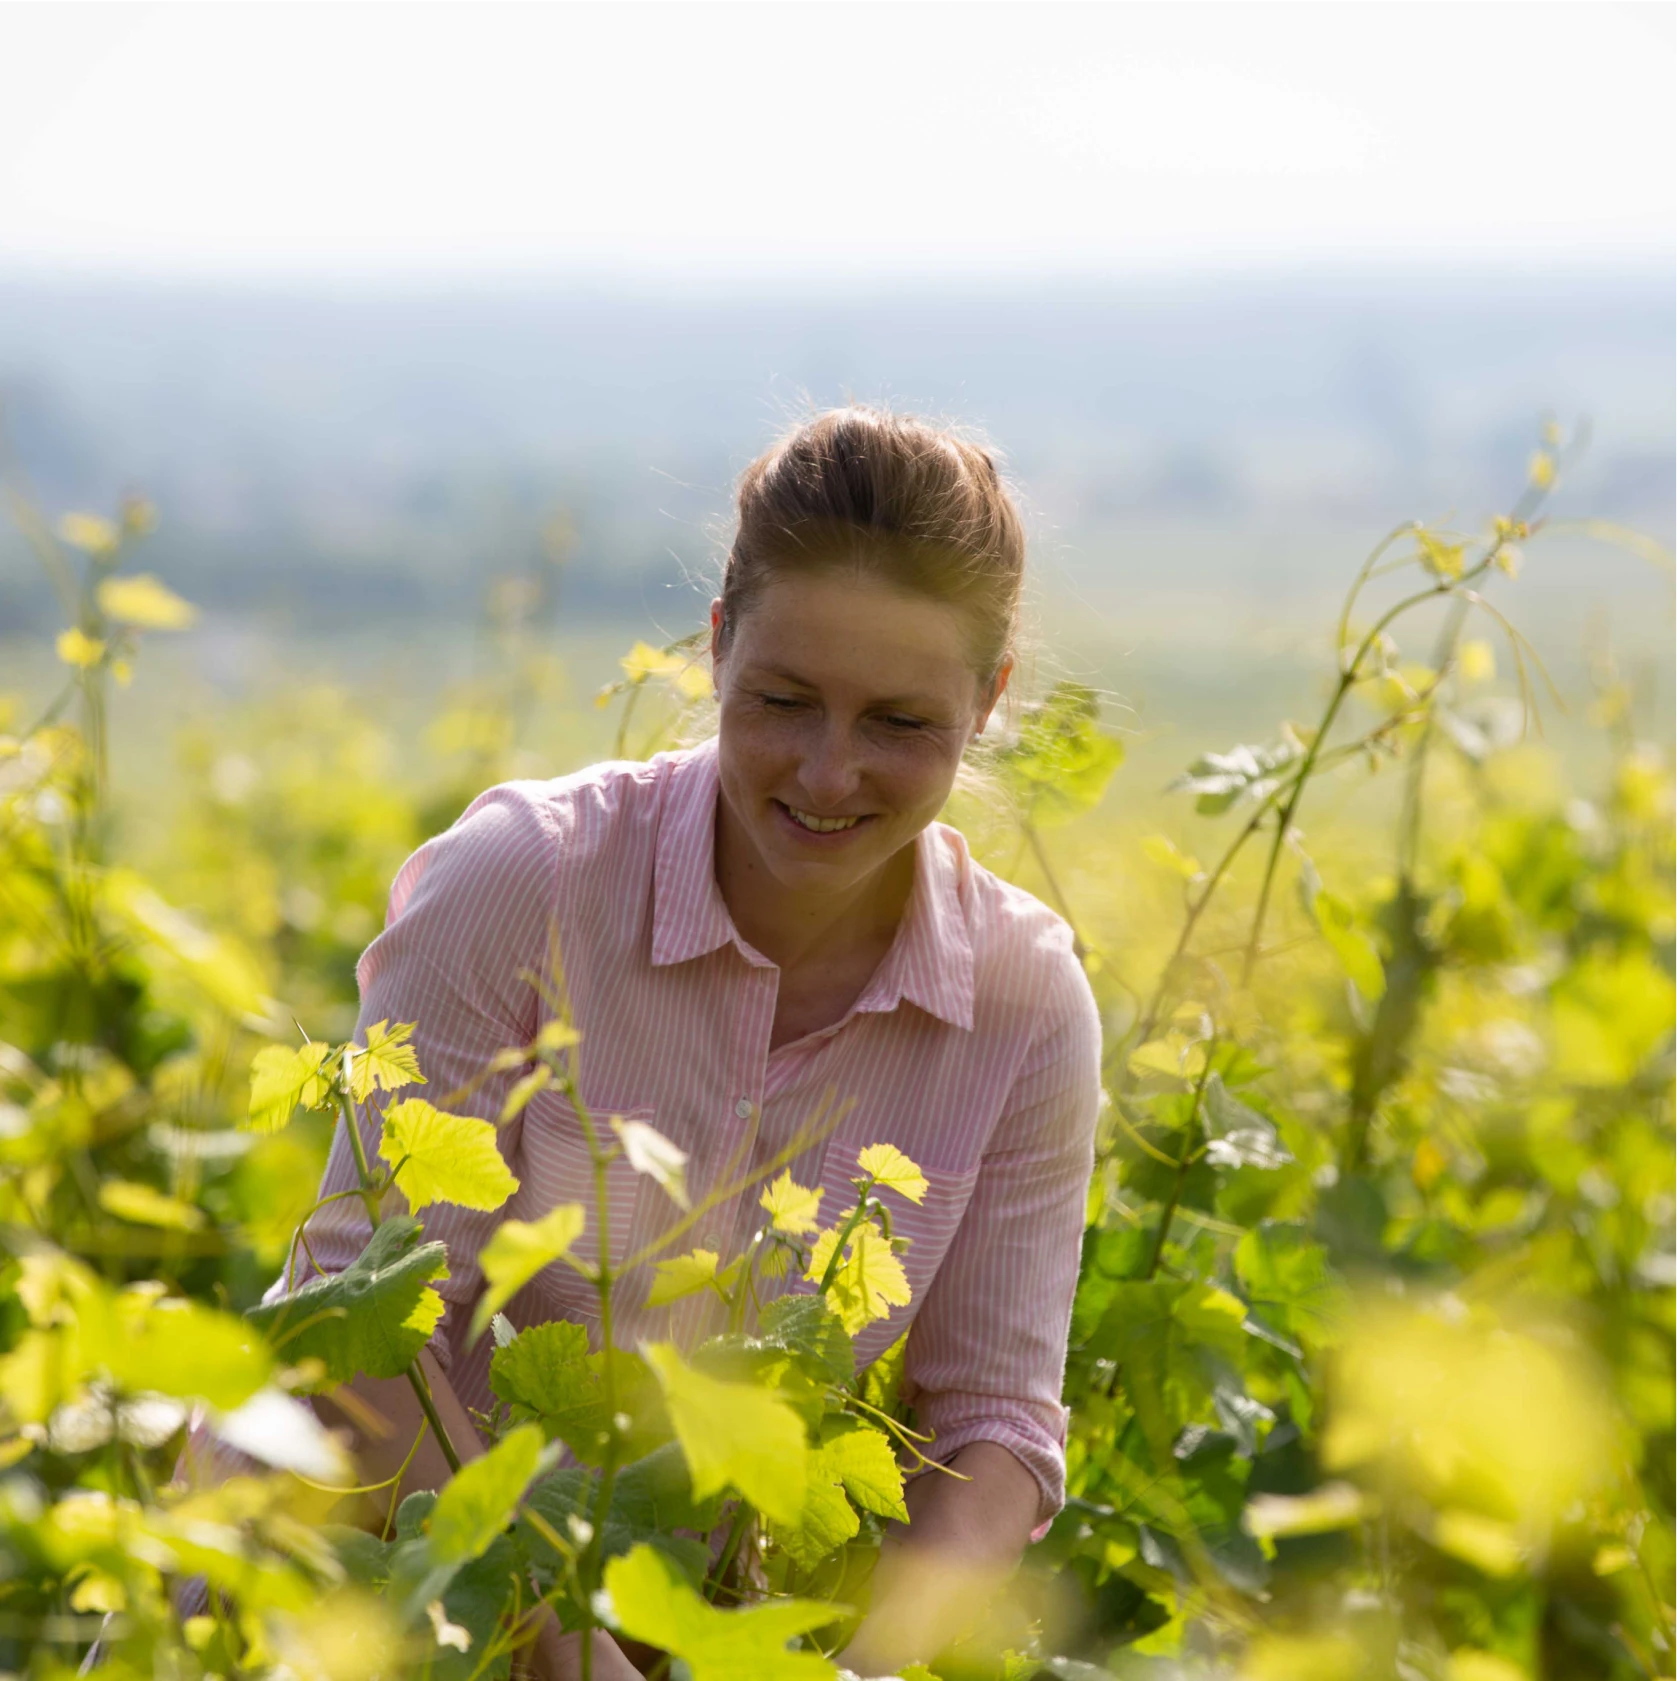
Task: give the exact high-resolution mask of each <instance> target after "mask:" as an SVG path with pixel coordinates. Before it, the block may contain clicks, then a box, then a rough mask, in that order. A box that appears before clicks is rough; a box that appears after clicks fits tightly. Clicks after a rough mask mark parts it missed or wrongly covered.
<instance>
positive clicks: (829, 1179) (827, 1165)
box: [804, 1129, 980, 1366]
mask: <svg viewBox="0 0 1677 1681" xmlns="http://www.w3.org/2000/svg"><path fill="white" fill-rule="evenodd" d="M875 1142H878V1140H876V1139H875V1138H874V1137H873V1136H872V1135H871V1134H870V1135H869V1136H868V1137H866V1138H863V1137H861V1136H859V1135H856V1134H852V1133H849V1132H848V1131H847V1130H845V1129H841V1130H840V1131H839V1132H838V1133H837V1134H835V1135H834V1136H833V1137H832V1138H831V1139H829V1140H828V1142H827V1154H826V1159H825V1160H824V1162H823V1163H822V1167H821V1177H820V1185H821V1191H822V1196H821V1224H822V1227H823V1228H825V1227H827V1226H833V1225H837V1224H839V1223H840V1222H841V1221H842V1220H843V1219H844V1216H845V1215H846V1214H848V1213H849V1211H850V1210H851V1209H852V1208H854V1207H855V1206H856V1187H855V1186H854V1185H853V1184H852V1183H851V1181H852V1180H854V1179H858V1178H860V1177H861V1174H862V1170H861V1169H860V1168H859V1167H858V1166H857V1165H856V1157H857V1155H858V1154H859V1153H860V1152H861V1151H862V1150H863V1149H865V1148H866V1147H867V1146H868V1145H869V1144H872V1143H875ZM919 1166H920V1170H921V1172H922V1173H924V1174H925V1176H926V1194H925V1196H924V1198H923V1199H922V1200H921V1201H920V1202H918V1203H914V1202H910V1201H909V1200H908V1198H907V1197H904V1196H899V1195H898V1194H897V1193H896V1192H895V1191H892V1190H889V1189H881V1190H879V1191H878V1192H876V1193H875V1194H876V1195H877V1196H878V1198H879V1200H880V1201H881V1202H883V1203H884V1204H885V1205H886V1207H887V1208H889V1209H890V1211H891V1234H892V1236H893V1237H899V1238H907V1239H908V1240H909V1244H908V1248H907V1249H906V1250H905V1251H904V1252H903V1253H902V1254H900V1255H899V1256H898V1257H897V1258H898V1260H899V1261H900V1262H901V1264H902V1269H903V1273H904V1275H905V1276H906V1277H907V1279H908V1287H909V1292H910V1294H909V1300H908V1305H907V1306H906V1307H893V1308H892V1309H891V1313H890V1316H889V1317H888V1318H885V1319H876V1320H875V1321H874V1322H873V1323H872V1324H871V1325H868V1326H866V1327H865V1328H864V1329H863V1330H862V1332H861V1334H860V1335H859V1336H858V1337H857V1338H856V1363H857V1365H858V1366H865V1365H866V1364H867V1363H868V1362H869V1361H870V1360H875V1359H877V1358H878V1357H879V1356H880V1355H881V1354H883V1353H884V1352H885V1350H886V1349H888V1348H889V1347H890V1346H891V1344H892V1343H894V1342H895V1341H896V1340H897V1338H898V1337H900V1336H901V1335H902V1334H903V1332H904V1331H905V1330H906V1329H907V1328H908V1326H909V1324H910V1323H911V1322H912V1321H913V1319H914V1317H915V1315H916V1314H918V1313H919V1311H920V1309H921V1308H922V1307H923V1306H924V1305H925V1300H926V1294H927V1292H928V1291H929V1290H930V1289H931V1287H932V1282H933V1280H934V1279H935V1278H936V1277H937V1274H938V1270H939V1269H940V1268H941V1267H942V1265H943V1258H944V1256H945V1255H946V1254H947V1253H948V1251H949V1245H950V1243H951V1242H952V1241H953V1239H954V1236H955V1233H956V1232H957V1231H958V1230H959V1229H960V1224H961V1219H962V1216H963V1215H964V1214H965V1213H966V1209H967V1204H968V1202H969V1201H971V1199H972V1192H973V1187H974V1185H976V1184H977V1182H978V1174H979V1168H980V1164H979V1163H977V1162H973V1163H970V1164H965V1165H963V1166H960V1167H942V1166H938V1165H936V1164H934V1163H929V1162H921V1163H919ZM804 1288H806V1289H808V1288H812V1286H810V1285H808V1284H806V1285H805V1286H804Z"/></svg>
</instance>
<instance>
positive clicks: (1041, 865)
mask: <svg viewBox="0 0 1677 1681" xmlns="http://www.w3.org/2000/svg"><path fill="white" fill-rule="evenodd" d="M1019 827H1020V828H1021V829H1022V830H1023V831H1024V833H1025V839H1026V841H1027V842H1028V843H1029V845H1030V848H1031V855H1032V857H1034V858H1035V859H1036V862H1037V868H1038V869H1039V870H1041V871H1042V879H1043V880H1044V881H1045V882H1046V883H1047V884H1048V891H1049V893H1051V894H1052V895H1053V898H1054V906H1055V908H1056V909H1057V910H1058V911H1059V913H1060V915H1061V916H1063V917H1064V918H1065V919H1066V924H1067V926H1068V927H1069V928H1070V929H1071V947H1072V951H1073V953H1074V954H1075V956H1076V958H1077V961H1078V962H1079V963H1081V962H1082V961H1083V960H1084V959H1085V958H1086V957H1087V956H1088V955H1089V948H1088V946H1087V945H1086V944H1085V943H1084V940H1083V932H1082V930H1081V929H1080V928H1079V927H1078V926H1077V917H1076V915H1075V914H1074V912H1073V911H1072V908H1071V904H1070V901H1069V900H1067V898H1066V896H1065V893H1064V891H1063V890H1062V889H1061V887H1060V881H1059V877H1058V876H1056V875H1055V874H1054V866H1053V865H1052V864H1050V863H1049V861H1048V848H1047V847H1045V846H1044V845H1043V844H1042V836H1041V835H1040V834H1039V833H1038V832H1037V826H1036V824H1035V823H1033V822H1032V821H1031V819H1030V818H1028V817H1024V818H1021V819H1020V821H1019Z"/></svg>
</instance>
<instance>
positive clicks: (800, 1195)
mask: <svg viewBox="0 0 1677 1681" xmlns="http://www.w3.org/2000/svg"><path fill="white" fill-rule="evenodd" d="M821 1196H822V1192H821V1188H820V1187H819V1186H817V1187H816V1188H815V1189H814V1190H810V1189H809V1188H807V1187H806V1186H803V1185H799V1184H797V1183H795V1182H794V1181H793V1178H792V1173H791V1170H790V1169H787V1170H786V1171H784V1172H783V1173H782V1174H781V1175H780V1177H779V1178H778V1179H776V1180H774V1182H773V1183H772V1184H769V1185H766V1186H764V1187H763V1194H762V1195H761V1196H760V1197H759V1198H758V1199H757V1202H758V1206H759V1207H761V1208H765V1209H767V1210H768V1213H769V1221H770V1224H771V1225H772V1226H773V1227H774V1229H775V1230H776V1231H777V1232H786V1233H788V1234H790V1235H792V1236H794V1237H795V1236H798V1235H800V1234H802V1233H804V1232H812V1231H814V1230H815V1228H816V1225H817V1224H818V1223H819V1215H820V1210H821Z"/></svg>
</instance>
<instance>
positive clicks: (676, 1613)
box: [605, 1546, 844, 1681]
mask: <svg viewBox="0 0 1677 1681" xmlns="http://www.w3.org/2000/svg"><path fill="white" fill-rule="evenodd" d="M605 1591H606V1595H607V1598H608V1600H609V1606H610V1613H611V1621H612V1623H613V1625H614V1626H615V1627H617V1628H619V1629H621V1630H622V1632H623V1633H624V1634H626V1635H628V1636H629V1638H630V1639H631V1640H641V1641H645V1642H646V1643H647V1644H648V1645H651V1646H657V1647H659V1648H661V1649H662V1650H664V1651H667V1652H670V1653H672V1654H673V1655H674V1656H675V1657H678V1658H680V1659H681V1661H682V1662H683V1663H684V1664H685V1665H686V1666H687V1670H688V1673H689V1674H690V1675H691V1676H692V1678H693V1681H820V1678H821V1677H824V1676H832V1675H834V1674H835V1673H836V1672H835V1670H834V1668H833V1666H832V1664H830V1663H828V1661H827V1660H826V1659H825V1658H823V1657H821V1656H820V1655H819V1654H818V1653H815V1652H789V1651H787V1649H786V1646H787V1642H788V1641H791V1640H795V1639H797V1637H798V1636H799V1635H801V1634H808V1633H809V1632H810V1631H811V1630H812V1629H818V1628H821V1627H823V1626H825V1625H826V1624H829V1623H831V1622H833V1621H834V1620H835V1619H836V1617H838V1616H839V1615H842V1614H843V1611H844V1607H840V1606H834V1605H829V1604H825V1603H823V1602H821V1601H818V1600H807V1599H782V1600H774V1601H771V1602H770V1603H769V1604H766V1605H754V1606H749V1607H747V1608H745V1609H743V1610H739V1611H719V1610H717V1608H716V1607H715V1606H714V1605H707V1604H706V1603H705V1602H704V1600H703V1599H701V1598H700V1597H699V1595H698V1594H697V1593H695V1592H694V1591H693V1589H692V1587H691V1586H689V1584H688V1583H687V1581H686V1580H685V1578H684V1577H683V1576H682V1574H681V1571H680V1569H679V1568H678V1567H677V1566H676V1565H675V1564H674V1563H673V1562H672V1561H671V1560H670V1559H669V1558H667V1557H666V1556H665V1555H664V1554H663V1553H661V1552H659V1551H658V1550H657V1549H656V1548H654V1547H648V1546H639V1547H636V1548H635V1549H634V1550H633V1551H632V1552H630V1553H627V1554H625V1555H624V1556H623V1557H622V1558H614V1559H612V1560H611V1562H610V1563H609V1564H607V1566H606V1570H605Z"/></svg>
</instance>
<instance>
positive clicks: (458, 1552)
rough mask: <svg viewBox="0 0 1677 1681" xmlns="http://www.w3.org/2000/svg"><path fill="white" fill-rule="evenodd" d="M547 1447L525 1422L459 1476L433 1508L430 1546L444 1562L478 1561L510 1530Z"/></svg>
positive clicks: (440, 1560)
mask: <svg viewBox="0 0 1677 1681" xmlns="http://www.w3.org/2000/svg"><path fill="white" fill-rule="evenodd" d="M543 1446H544V1443H543V1438H542V1433H541V1431H540V1430H538V1429H537V1428H536V1427H535V1426H534V1425H533V1424H521V1425H518V1426H517V1427H516V1428H514V1429H512V1430H509V1431H508V1432H507V1434H506V1435H505V1436H503V1437H502V1438H501V1440H500V1441H499V1442H497V1443H496V1444H495V1446H494V1447H492V1448H491V1449H490V1450H489V1452H488V1453H486V1454H484V1455H483V1456H482V1457H481V1458H478V1459H474V1460H472V1461H470V1462H469V1463H468V1464H465V1465H462V1466H461V1467H460V1469H459V1470H458V1471H456V1472H455V1473H454V1475H453V1476H452V1477H451V1478H450V1479H449V1480H448V1482H447V1483H446V1484H445V1485H444V1487H443V1490H442V1492H441V1493H440V1494H439V1495H438V1496H437V1503H436V1505H435V1506H433V1507H432V1508H431V1521H430V1524H429V1526H428V1530H427V1537H426V1541H427V1545H428V1547H429V1549H430V1552H431V1556H432V1557H433V1558H434V1559H435V1560H436V1561H437V1562H438V1563H439V1564H463V1563H465V1562H466V1561H467V1560H468V1559H474V1558H477V1557H478V1556H479V1555H481V1554H482V1553H483V1552H485V1551H486V1550H487V1549H488V1547H489V1545H490V1543H491V1542H493V1541H494V1540H495V1539H496V1538H497V1537H498V1536H499V1535H500V1534H501V1533H502V1531H503V1530H505V1529H506V1527H507V1525H508V1524H510V1523H511V1522H512V1519H513V1514H514V1512H515V1511H516V1510H517V1507H518V1501H519V1498H520V1496H521V1495H522V1494H523V1493H524V1490H525V1489H526V1488H528V1487H529V1485H530V1479H531V1478H532V1477H534V1476H535V1475H536V1472H537V1470H538V1469H539V1467H540V1465H541V1462H542V1453H543Z"/></svg>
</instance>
